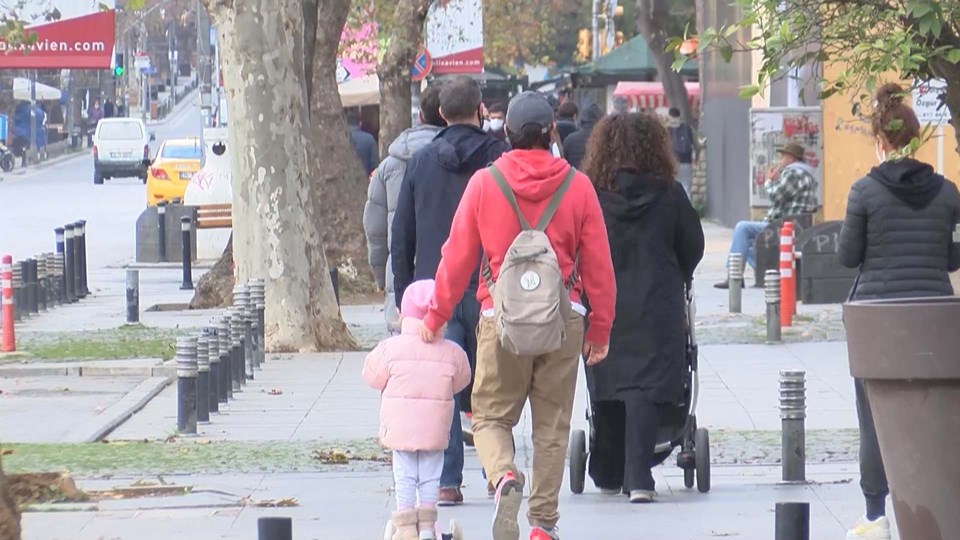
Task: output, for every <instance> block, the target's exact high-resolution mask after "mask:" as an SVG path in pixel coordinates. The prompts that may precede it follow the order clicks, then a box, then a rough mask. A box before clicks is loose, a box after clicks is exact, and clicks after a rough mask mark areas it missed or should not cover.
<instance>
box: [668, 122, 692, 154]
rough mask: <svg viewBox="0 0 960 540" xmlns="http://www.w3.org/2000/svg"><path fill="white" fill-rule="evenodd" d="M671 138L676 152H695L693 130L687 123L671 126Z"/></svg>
mask: <svg viewBox="0 0 960 540" xmlns="http://www.w3.org/2000/svg"><path fill="white" fill-rule="evenodd" d="M670 139H671V142H672V143H673V153H674V154H676V155H678V156H687V155H690V154H692V153H693V130H692V129H690V126H688V125H687V124H680V125H679V126H676V127H672V128H670Z"/></svg>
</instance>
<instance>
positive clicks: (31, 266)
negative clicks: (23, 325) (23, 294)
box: [25, 259, 40, 314]
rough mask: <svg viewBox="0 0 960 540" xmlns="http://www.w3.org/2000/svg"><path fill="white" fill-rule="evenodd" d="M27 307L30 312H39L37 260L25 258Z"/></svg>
mask: <svg viewBox="0 0 960 540" xmlns="http://www.w3.org/2000/svg"><path fill="white" fill-rule="evenodd" d="M25 262H26V263H27V271H26V272H25V275H26V276H27V309H29V310H30V313H31V314H32V313H40V302H39V299H38V298H37V261H36V259H27V260H26V261H25Z"/></svg>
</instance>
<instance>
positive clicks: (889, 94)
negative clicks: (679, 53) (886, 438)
mask: <svg viewBox="0 0 960 540" xmlns="http://www.w3.org/2000/svg"><path fill="white" fill-rule="evenodd" d="M903 95H904V94H903V90H902V88H901V87H900V86H899V85H897V84H887V85H884V86H882V87H881V88H880V89H879V90H877V95H876V100H875V102H876V110H875V111H874V113H873V118H872V124H873V135H874V137H875V138H876V144H877V160H878V161H880V164H879V165H877V166H876V167H874V168H873V170H871V171H870V173H869V174H868V175H867V176H866V177H864V178H861V179H860V180H858V181H857V182H856V183H855V184H853V187H852V188H851V189H850V197H849V199H848V200H847V216H846V219H845V220H844V222H843V229H842V230H841V232H840V244H839V253H838V256H839V257H840V263H841V264H843V265H844V266H846V267H848V268H859V269H860V273H859V275H858V277H857V280H856V282H855V285H854V288H853V290H852V291H851V292H850V297H851V299H853V300H875V299H884V298H919V297H924V296H952V295H953V287H952V286H951V285H950V276H949V272H954V271H956V270H958V269H960V244H957V243H955V242H953V241H952V237H953V232H954V229H955V227H956V226H957V224H958V223H960V193H958V191H957V186H955V185H954V184H953V183H952V182H950V181H948V180H946V179H945V178H944V177H943V176H941V175H939V174H937V173H936V172H935V171H934V170H933V167H931V166H930V165H928V164H926V163H923V162H921V161H917V160H916V159H913V158H912V157H909V156H906V157H905V156H903V154H904V153H905V149H908V148H909V145H910V144H911V142H912V141H913V140H914V139H917V138H919V137H920V122H919V121H918V120H917V115H916V114H915V113H914V112H913V110H912V109H911V108H910V107H909V106H907V105H906V104H905V103H903ZM854 388H855V390H856V396H857V416H858V417H859V420H860V422H859V423H860V488H861V490H862V491H863V495H864V498H865V499H866V507H867V512H866V516H865V517H864V519H863V520H861V522H860V523H858V524H857V525H856V526H854V528H853V529H852V530H851V531H850V532H849V533H848V534H847V538H848V539H850V540H853V539H856V538H871V539H873V538H890V524H889V521H888V520H887V518H886V516H885V514H886V499H887V495H888V494H889V493H890V489H889V487H888V485H887V477H886V474H885V473H884V469H883V459H882V458H881V456H880V444H879V442H878V441H877V432H876V428H875V427H874V423H873V414H872V413H871V411H870V401H869V399H868V395H867V390H866V387H865V386H864V384H863V381H860V380H856V381H854Z"/></svg>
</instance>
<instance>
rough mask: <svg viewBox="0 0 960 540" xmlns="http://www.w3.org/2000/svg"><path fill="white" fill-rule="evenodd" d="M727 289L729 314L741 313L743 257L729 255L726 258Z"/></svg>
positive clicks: (736, 254)
mask: <svg viewBox="0 0 960 540" xmlns="http://www.w3.org/2000/svg"><path fill="white" fill-rule="evenodd" d="M727 287H728V291H729V293H730V297H729V298H730V313H742V312H743V255H742V254H740V253H731V254H730V255H729V256H728V257H727Z"/></svg>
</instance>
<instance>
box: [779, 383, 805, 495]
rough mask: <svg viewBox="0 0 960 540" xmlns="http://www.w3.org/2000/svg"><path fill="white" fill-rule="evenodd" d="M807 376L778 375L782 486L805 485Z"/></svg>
mask: <svg viewBox="0 0 960 540" xmlns="http://www.w3.org/2000/svg"><path fill="white" fill-rule="evenodd" d="M805 379H806V373H805V372H803V371H788V370H784V371H781V372H780V425H781V456H782V459H781V468H782V473H783V475H782V476H783V481H784V482H806V481H807V474H806V430H805V427H804V419H805V418H806V417H807V413H806V409H807V397H806V383H805Z"/></svg>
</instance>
